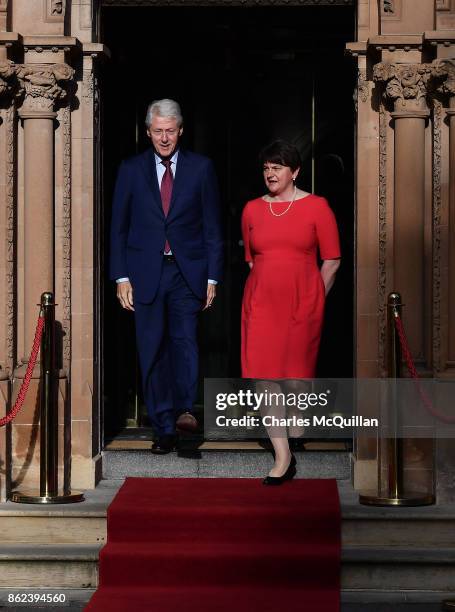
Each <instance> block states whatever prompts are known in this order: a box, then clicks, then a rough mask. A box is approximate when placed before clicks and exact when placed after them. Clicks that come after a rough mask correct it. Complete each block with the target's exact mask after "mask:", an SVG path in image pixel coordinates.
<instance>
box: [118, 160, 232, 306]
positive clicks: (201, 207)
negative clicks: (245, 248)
mask: <svg viewBox="0 0 455 612" xmlns="http://www.w3.org/2000/svg"><path fill="white" fill-rule="evenodd" d="M166 238H167V239H168V240H169V244H170V245H171V249H172V253H173V254H174V256H175V258H176V260H177V264H178V266H179V268H180V270H181V272H182V274H183V276H184V278H185V280H186V282H187V283H188V285H189V286H190V288H191V290H192V291H193V292H194V293H195V294H196V295H197V296H198V297H199V298H201V299H204V298H205V296H206V294H207V280H208V279H209V278H210V279H213V280H216V281H220V280H222V271H223V240H222V230H221V220H220V202H219V193H218V183H217V179H216V175H215V171H214V168H213V164H212V162H211V161H210V160H209V159H208V158H207V157H203V156H202V155H198V154H196V153H192V152H190V151H184V150H181V149H180V150H179V156H178V160H177V167H176V174H175V179H174V185H173V189H172V199H171V204H170V208H169V213H168V216H167V217H165V216H164V212H163V207H162V203H161V195H160V190H159V186H158V178H157V174H156V163H155V155H154V151H153V149H152V148H150V149H148V150H147V151H145V153H141V154H140V155H136V156H135V157H132V158H130V159H127V160H125V161H124V162H122V164H121V166H120V169H119V173H118V177H117V182H116V186H115V192H114V201H113V208H112V222H111V257H110V277H111V279H112V280H116V279H118V278H121V277H125V276H127V277H128V278H129V279H130V282H131V284H132V286H133V297H134V300H137V301H139V302H142V303H150V302H152V301H153V299H154V297H155V295H156V292H157V289H158V285H159V282H160V276H161V267H162V264H163V251H164V244H165V241H166Z"/></svg>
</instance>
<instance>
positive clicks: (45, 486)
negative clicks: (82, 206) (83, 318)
mask: <svg viewBox="0 0 455 612" xmlns="http://www.w3.org/2000/svg"><path fill="white" fill-rule="evenodd" d="M41 309H42V312H43V313H44V330H43V335H42V337H41V358H40V362H41V379H40V488H39V493H38V491H13V493H12V496H11V501H13V502H17V503H22V504H24V503H26V504H68V503H72V502H80V501H83V500H84V496H83V494H82V493H80V492H79V491H73V492H71V491H63V492H61V493H59V490H58V409H57V387H56V379H57V372H56V367H55V302H54V296H53V294H52V293H49V292H47V293H43V294H42V295H41Z"/></svg>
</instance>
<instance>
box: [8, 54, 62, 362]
mask: <svg viewBox="0 0 455 612" xmlns="http://www.w3.org/2000/svg"><path fill="white" fill-rule="evenodd" d="M73 74H74V70H73V69H72V68H70V67H69V66H68V65H66V64H54V65H39V64H34V65H29V66H27V65H24V66H21V67H19V69H18V76H19V78H20V79H21V81H22V82H23V84H24V87H25V100H24V103H23V105H22V107H21V109H20V111H19V116H20V118H21V119H22V120H23V122H24V177H25V179H24V199H25V219H24V224H25V235H24V239H25V293H24V295H25V326H24V327H25V331H24V333H25V355H23V356H22V357H23V359H22V361H23V362H24V363H25V362H26V361H27V360H28V358H29V355H30V350H31V347H32V343H33V336H34V331H35V327H36V318H37V308H36V304H37V302H39V298H40V295H41V293H43V292H44V291H54V119H55V117H56V116H57V115H56V113H55V111H54V105H55V103H56V101H57V100H59V99H61V98H63V97H65V95H66V91H65V89H64V87H63V84H65V83H67V82H68V81H69V80H70V79H71V78H72V76H73Z"/></svg>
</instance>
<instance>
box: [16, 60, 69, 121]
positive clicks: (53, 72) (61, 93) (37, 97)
mask: <svg viewBox="0 0 455 612" xmlns="http://www.w3.org/2000/svg"><path fill="white" fill-rule="evenodd" d="M17 76H18V78H19V80H20V82H21V84H22V86H23V87H24V90H25V99H24V103H23V105H22V108H21V111H20V114H21V116H23V115H24V113H27V112H32V113H36V112H38V113H39V112H42V113H49V112H53V110H54V105H55V104H56V102H57V101H59V100H63V99H64V98H65V97H66V96H67V95H68V91H69V90H70V86H71V84H72V80H73V76H74V69H73V68H71V66H68V64H22V65H19V66H18V67H17Z"/></svg>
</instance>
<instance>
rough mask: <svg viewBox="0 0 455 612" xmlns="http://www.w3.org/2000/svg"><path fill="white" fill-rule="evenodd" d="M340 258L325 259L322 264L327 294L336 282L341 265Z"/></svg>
mask: <svg viewBox="0 0 455 612" xmlns="http://www.w3.org/2000/svg"><path fill="white" fill-rule="evenodd" d="M340 263H341V260H340V259H324V261H323V262H322V266H321V276H322V280H323V282H324V287H325V294H326V295H327V294H328V292H329V291H330V289H331V288H332V285H333V283H334V282H335V276H336V273H337V270H338V268H339V267H340Z"/></svg>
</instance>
